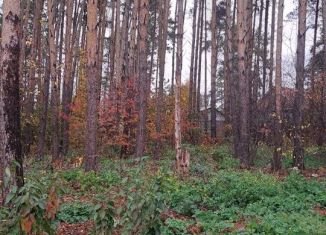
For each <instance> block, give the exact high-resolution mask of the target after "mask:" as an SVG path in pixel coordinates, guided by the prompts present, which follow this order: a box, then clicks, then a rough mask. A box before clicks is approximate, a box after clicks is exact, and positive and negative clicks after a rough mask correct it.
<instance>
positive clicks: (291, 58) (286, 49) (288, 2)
mask: <svg viewBox="0 0 326 235" xmlns="http://www.w3.org/2000/svg"><path fill="white" fill-rule="evenodd" d="M171 2H172V6H171V16H172V17H174V10H175V2H176V0H172V1H171ZM218 2H221V0H219V1H218ZM277 2H278V1H277ZM211 5H212V4H211V0H207V11H208V12H207V19H208V21H210V19H211ZM297 5H298V0H285V1H284V32H283V53H282V54H283V58H282V59H283V60H282V71H283V85H284V86H294V82H295V81H294V79H295V58H296V45H297V20H293V21H289V20H287V16H288V14H289V13H290V12H292V11H293V10H294V9H295V8H296V7H297ZM192 8H193V0H188V2H187V14H186V18H185V27H184V30H185V34H184V42H183V70H182V81H183V82H186V81H187V80H189V72H190V69H189V68H190V57H191V37H192V14H191V13H190V9H192ZM269 10H270V19H269V24H270V22H271V6H270V8H269ZM276 14H277V6H276ZM320 18H321V17H320ZM276 24H277V16H276ZM256 25H257V27H258V23H256ZM269 30H270V25H269ZM209 38H210V33H208V40H209ZM312 42H313V30H312V29H308V31H307V38H306V61H307V62H308V60H309V58H310V53H309V51H310V47H311V45H312ZM275 44H276V35H275ZM269 50H270V49H269ZM210 56H211V55H210V53H208V70H209V72H208V73H207V74H208V80H209V81H208V90H210ZM220 56H222V55H220ZM171 58H172V55H171V54H169V53H168V54H167V60H166V61H167V63H166V67H167V69H166V79H169V80H170V78H171V64H172V59H171ZM203 58H204V54H203ZM274 58H275V54H274ZM202 66H204V59H203V65H202ZM203 78H204V71H203V70H202V83H201V87H202V92H203V91H204V79H203ZM218 79H221V78H218Z"/></svg>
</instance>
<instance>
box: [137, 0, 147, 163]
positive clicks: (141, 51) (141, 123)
mask: <svg viewBox="0 0 326 235" xmlns="http://www.w3.org/2000/svg"><path fill="white" fill-rule="evenodd" d="M139 6H140V9H139V23H138V24H139V35H138V59H139V62H138V63H139V76H138V79H139V120H138V127H137V138H136V157H141V156H143V155H144V152H145V135H146V112H147V107H146V99H147V97H146V89H147V77H148V74H147V47H146V38H147V35H148V32H147V25H148V18H149V12H148V0H140V5H139Z"/></svg>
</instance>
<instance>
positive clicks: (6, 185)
mask: <svg viewBox="0 0 326 235" xmlns="http://www.w3.org/2000/svg"><path fill="white" fill-rule="evenodd" d="M19 32H20V1H18V0H11V1H9V0H5V1H4V2H3V23H2V40H1V48H0V50H1V57H0V163H1V164H0V173H1V179H2V182H3V188H2V198H3V201H4V200H5V198H6V196H7V195H8V193H9V190H10V187H11V186H12V184H14V183H13V181H14V180H13V178H12V177H11V174H10V168H11V167H12V166H13V165H14V164H13V163H14V161H16V162H17V163H18V164H15V165H16V182H17V186H18V187H22V186H23V184H24V175H23V156H22V149H21V142H20V99H19V69H18V68H19V54H20V37H19Z"/></svg>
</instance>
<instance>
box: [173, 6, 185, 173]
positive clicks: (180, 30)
mask: <svg viewBox="0 0 326 235" xmlns="http://www.w3.org/2000/svg"><path fill="white" fill-rule="evenodd" d="M177 5H178V31H177V62H176V72H175V92H174V93H175V116H174V128H175V133H174V137H175V150H176V165H177V166H178V165H179V163H180V161H181V106H180V98H181V97H180V96H181V73H182V46H183V24H184V14H183V0H177ZM177 170H179V169H178V167H177Z"/></svg>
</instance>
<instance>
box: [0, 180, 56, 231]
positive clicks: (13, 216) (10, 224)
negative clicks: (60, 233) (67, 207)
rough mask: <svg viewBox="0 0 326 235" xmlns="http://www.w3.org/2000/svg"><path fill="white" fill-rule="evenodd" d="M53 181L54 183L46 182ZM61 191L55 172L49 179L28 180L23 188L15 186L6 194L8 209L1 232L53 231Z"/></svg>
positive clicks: (4, 214)
mask: <svg viewBox="0 0 326 235" xmlns="http://www.w3.org/2000/svg"><path fill="white" fill-rule="evenodd" d="M50 181H51V182H52V183H50V184H47V183H48V182H50ZM58 191H60V188H59V187H58V183H57V182H56V176H54V177H53V178H51V179H50V180H49V179H45V178H41V179H38V180H37V179H33V180H29V181H27V182H26V183H25V185H24V186H23V187H22V188H20V189H18V188H17V187H13V188H12V190H11V191H10V193H9V195H8V196H7V198H6V202H5V207H6V208H7V209H6V210H5V213H3V215H2V217H4V218H3V223H1V225H0V233H4V234H23V233H27V234H30V233H36V234H41V233H47V234H54V232H55V223H54V220H55V216H56V213H57V211H58V209H59V198H58V196H57V193H58Z"/></svg>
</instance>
